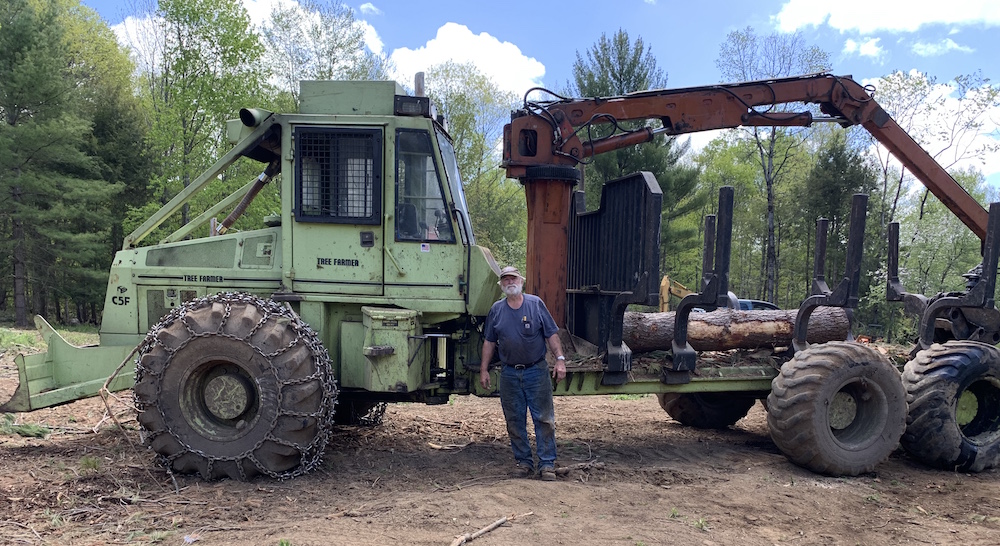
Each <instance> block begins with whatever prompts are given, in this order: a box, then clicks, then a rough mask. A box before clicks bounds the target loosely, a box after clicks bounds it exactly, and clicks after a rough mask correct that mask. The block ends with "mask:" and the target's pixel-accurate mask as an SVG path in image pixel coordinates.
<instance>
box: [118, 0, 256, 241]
mask: <svg viewBox="0 0 1000 546" xmlns="http://www.w3.org/2000/svg"><path fill="white" fill-rule="evenodd" d="M153 24H154V26H155V31H154V32H153V34H154V35H155V37H156V39H155V40H153V41H152V42H150V41H148V40H149V38H150V37H149V36H148V34H149V33H146V34H144V35H141V36H138V37H135V42H136V44H135V49H136V50H138V51H143V52H145V53H144V55H143V56H142V57H141V58H140V66H139V69H140V72H141V76H142V80H143V83H144V84H145V87H144V94H145V97H146V100H147V101H148V104H149V107H150V109H151V110H152V127H151V130H150V141H151V144H152V148H153V153H154V157H155V158H156V161H157V176H156V177H155V178H154V188H155V192H156V196H157V198H158V199H159V201H160V203H165V202H166V201H167V200H168V199H169V198H170V197H172V196H173V195H174V194H176V193H177V192H178V191H179V190H180V189H182V188H185V187H187V186H188V185H190V183H191V182H192V181H193V180H194V178H195V177H196V176H197V175H198V174H200V173H201V172H202V171H203V170H204V169H205V168H206V167H207V166H208V165H209V164H210V163H211V160H212V159H213V158H214V157H215V156H216V155H217V154H218V151H219V150H220V149H221V147H222V144H223V141H224V138H223V137H224V134H223V127H224V122H225V120H226V119H228V118H231V117H232V115H233V112H234V111H235V110H236V109H238V108H239V107H240V106H241V105H245V104H248V103H252V102H254V101H256V100H257V97H260V96H262V95H263V92H262V89H263V85H264V81H265V74H264V71H263V69H262V67H261V62H260V61H261V56H262V54H263V46H262V45H261V43H260V39H259V38H258V36H257V34H256V33H255V32H254V31H253V28H252V26H251V23H250V18H249V16H248V15H247V13H246V10H245V9H244V8H243V6H242V5H241V4H239V3H237V2H232V1H230V0H160V2H159V5H158V7H157V10H156V17H155V19H154V22H153ZM247 168H248V167H243V168H242V169H241V167H240V166H239V165H237V166H235V167H234V168H232V169H231V171H232V173H233V174H232V175H231V176H227V179H231V180H234V181H235V182H232V185H234V186H235V187H238V186H240V185H242V184H244V183H245V180H244V179H245V178H246V176H242V175H238V174H235V173H238V172H239V173H242V174H247V175H249V171H247ZM196 203H197V204H201V203H200V202H198V201H196ZM153 210H155V205H153V206H147V207H146V208H145V209H143V210H140V211H138V214H137V215H135V216H139V217H145V216H148V214H149V213H151V212H152V211H153ZM135 216H133V218H134V217H135ZM187 216H188V207H187V206H185V207H184V209H183V210H182V213H181V218H180V222H181V224H185V223H187ZM171 225H172V226H174V227H176V224H171Z"/></svg>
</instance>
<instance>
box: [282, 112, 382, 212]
mask: <svg viewBox="0 0 1000 546" xmlns="http://www.w3.org/2000/svg"><path fill="white" fill-rule="evenodd" d="M295 143H296V149H297V151H296V155H295V157H296V161H297V165H298V207H297V209H296V217H297V218H298V219H299V220H300V221H302V220H305V221H320V222H341V223H355V224H369V223H371V224H377V223H379V221H380V215H381V210H380V206H379V202H380V195H381V191H380V190H381V183H382V182H381V180H382V178H381V171H382V155H381V131H379V130H363V129H361V130H357V129H354V130H343V129H326V128H325V129H299V130H298V131H296V133H295Z"/></svg>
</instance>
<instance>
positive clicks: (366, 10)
mask: <svg viewBox="0 0 1000 546" xmlns="http://www.w3.org/2000/svg"><path fill="white" fill-rule="evenodd" d="M359 9H360V10H361V13H362V14H363V15H382V10H380V9H378V8H376V7H375V4H372V3H371V2H365V3H364V4H361V7H360V8H359Z"/></svg>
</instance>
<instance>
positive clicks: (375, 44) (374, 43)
mask: <svg viewBox="0 0 1000 546" xmlns="http://www.w3.org/2000/svg"><path fill="white" fill-rule="evenodd" d="M358 24H359V25H361V28H362V29H364V31H365V38H364V40H365V45H366V46H368V49H369V50H371V52H372V53H375V54H376V55H378V54H381V53H382V47H383V43H382V38H381V37H380V36H379V35H378V31H376V30H375V27H373V26H371V24H369V23H368V21H358Z"/></svg>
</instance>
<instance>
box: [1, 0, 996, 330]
mask: <svg viewBox="0 0 1000 546" xmlns="http://www.w3.org/2000/svg"><path fill="white" fill-rule="evenodd" d="M136 9H143V10H145V11H144V12H149V13H153V14H154V17H153V18H152V19H151V23H150V24H151V25H152V26H151V27H150V28H148V29H145V30H146V31H145V32H136V33H134V34H133V35H130V36H128V37H127V38H124V39H122V41H121V42H120V41H119V38H118V37H116V35H115V34H114V33H113V32H112V30H111V29H110V28H109V27H108V25H107V23H106V22H105V21H103V20H102V19H101V18H100V17H99V16H98V15H97V14H96V13H95V12H94V11H93V10H91V9H90V8H88V7H86V6H83V5H81V4H80V3H79V1H78V0H9V1H7V2H4V3H3V4H2V5H0V120H2V121H3V123H0V200H2V203H3V206H0V245H2V247H3V250H2V252H0V256H3V259H2V260H0V320H10V321H13V322H14V323H15V325H17V326H20V327H26V326H28V324H29V321H30V316H31V315H32V314H41V315H44V316H46V317H48V318H49V319H50V320H54V321H56V322H59V323H64V324H74V323H97V322H99V320H100V316H101V312H102V305H103V302H104V296H105V289H106V287H107V275H108V268H109V266H110V263H111V260H112V258H113V256H114V252H115V251H116V250H118V249H120V248H121V246H122V241H123V239H124V237H125V235H126V234H127V233H129V232H131V231H132V230H133V229H134V228H135V227H137V226H138V225H139V224H140V223H142V221H143V220H145V218H147V217H148V216H149V215H150V214H151V213H153V212H154V211H155V210H157V209H158V208H159V207H160V206H162V205H163V204H164V203H166V202H167V201H168V200H169V199H170V198H171V197H172V196H173V195H175V194H176V193H177V192H178V191H180V190H181V189H183V188H184V187H186V186H187V185H188V184H190V183H191V182H192V181H193V180H194V179H196V178H197V177H198V175H199V174H200V173H201V172H202V171H203V170H205V169H206V168H207V167H208V166H209V165H211V164H212V163H213V162H214V161H215V159H216V158H217V157H218V156H219V155H221V154H222V153H224V152H225V151H226V149H227V147H228V143H227V142H226V139H225V132H224V125H225V120H227V119H231V118H233V117H235V115H236V111H237V110H238V109H239V108H240V107H243V106H255V107H261V108H265V109H268V110H272V111H282V112H287V111H294V110H295V108H296V103H297V90H298V81H300V80H305V79H350V80H363V79H389V75H390V74H391V73H392V70H391V69H392V66H391V62H390V61H389V59H388V58H387V57H385V56H384V55H378V54H373V53H372V52H371V51H370V50H369V49H367V48H366V47H365V42H364V30H363V28H362V26H361V25H359V24H358V21H357V20H356V19H355V17H354V15H353V12H352V11H351V10H350V9H348V8H347V7H345V6H343V5H342V4H339V3H337V2H335V1H331V0H310V1H306V2H301V3H300V4H298V5H287V6H285V7H282V8H278V9H275V10H274V11H273V12H272V13H271V15H270V18H269V19H268V20H267V21H266V22H265V23H264V24H263V25H259V26H255V25H253V24H252V23H251V21H250V18H249V17H248V15H247V13H246V11H245V9H244V8H243V5H242V4H241V3H240V2H239V1H236V0H160V1H159V2H156V3H149V4H148V5H145V6H137V7H136ZM122 42H125V43H122ZM565 61H566V63H567V65H571V66H572V72H571V73H572V80H571V81H569V82H567V84H566V85H565V88H562V89H555V90H553V91H555V92H556V93H558V94H560V95H563V96H609V95H619V94H624V93H628V92H632V91H637V90H644V89H651V88H660V87H666V86H667V77H666V72H665V71H664V68H663V67H662V66H661V64H660V62H659V61H658V59H657V58H655V56H654V55H653V54H652V52H651V48H650V47H649V43H648V42H647V41H645V40H644V38H643V37H641V36H637V35H630V34H629V32H628V29H619V30H618V31H617V32H614V33H611V34H605V35H602V37H601V38H600V39H599V40H598V41H597V42H595V43H593V44H590V45H589V46H586V47H583V48H581V49H578V50H577V51H576V55H575V57H574V58H567V59H566V60H565ZM715 65H716V68H717V70H718V79H719V81H749V80H757V79H769V78H777V77H784V76H791V75H798V74H807V73H814V72H821V71H827V70H830V69H831V68H832V67H831V63H830V54H829V53H828V52H825V51H823V50H822V49H820V48H819V47H817V46H815V45H812V44H809V43H807V42H806V40H805V39H804V38H803V37H802V36H801V35H800V34H797V33H771V34H758V33H757V31H756V30H755V29H753V28H750V27H748V28H745V29H741V30H737V31H733V32H730V33H729V34H728V36H727V37H726V39H725V40H724V41H723V42H722V43H721V44H719V48H718V55H717V58H716V62H715ZM426 82H427V92H428V94H429V95H430V96H431V98H432V99H433V100H434V101H435V103H436V104H437V106H438V111H439V112H440V113H443V114H444V116H445V118H446V119H447V120H448V128H449V132H450V134H451V136H452V137H453V138H454V141H455V147H456V151H457V153H458V159H459V170H460V172H461V175H462V178H463V183H464V187H465V191H466V196H467V200H468V202H469V206H470V209H471V213H472V221H473V226H474V230H475V235H476V238H477V242H478V243H479V244H482V245H484V246H487V247H489V248H490V249H491V250H492V252H493V253H494V255H495V256H496V257H497V260H498V261H499V262H502V263H505V264H506V263H511V264H518V265H522V266H523V264H524V254H525V225H526V218H525V216H526V211H525V202H524V192H523V189H522V188H521V186H520V185H519V184H518V183H517V181H514V180H509V179H506V178H505V175H504V172H503V171H502V170H501V169H500V168H499V163H500V158H499V148H498V143H499V140H500V138H501V135H502V128H503V124H504V123H505V122H506V121H508V120H509V116H510V111H511V110H512V109H515V108H517V107H518V106H519V105H520V104H521V103H522V101H523V100H524V97H518V96H514V95H512V94H511V93H509V92H506V91H504V90H502V88H501V87H500V86H498V85H497V84H496V83H495V82H494V81H492V80H491V79H490V78H489V77H488V76H486V75H485V74H483V73H482V72H480V71H479V70H477V69H476V67H475V66H474V65H472V64H465V63H456V62H446V63H443V64H438V65H435V66H432V67H431V68H430V69H428V70H427V73H426ZM400 83H401V84H402V85H404V87H409V85H408V84H409V82H400ZM947 83H948V84H949V85H948V86H947V89H948V92H947V93H942V92H941V89H942V87H943V86H941V85H938V82H937V80H936V78H934V77H932V76H929V75H927V74H925V73H921V72H917V71H910V72H890V73H887V74H885V75H884V76H883V77H881V78H879V80H878V81H876V82H875V83H874V87H875V88H876V89H877V93H878V95H877V99H878V101H879V103H880V104H881V105H882V106H883V107H884V108H885V109H886V110H887V111H888V112H889V113H890V114H891V115H892V116H893V117H894V118H895V119H896V121H897V122H898V123H899V124H900V125H901V126H902V127H903V128H904V129H905V130H907V131H908V132H909V133H910V135H911V136H913V137H914V138H915V139H916V140H917V141H918V142H921V143H928V142H935V144H936V146H935V149H936V150H937V151H936V152H935V158H936V159H937V160H938V162H939V163H941V164H942V166H944V167H945V168H946V169H948V170H949V172H951V173H952V175H953V176H954V177H955V178H956V180H958V181H959V183H960V184H962V185H963V187H965V188H966V190H967V191H969V192H970V193H971V194H972V195H973V196H974V197H975V198H976V199H977V200H978V201H979V202H981V203H987V202H990V201H995V200H997V199H998V196H997V191H996V188H992V187H989V186H988V185H987V184H986V182H985V178H984V177H983V175H982V173H981V172H980V171H978V170H977V169H976V168H974V167H968V166H967V165H970V164H975V161H972V162H970V160H976V159H980V160H982V159H984V158H986V157H988V156H989V155H991V154H995V153H997V152H998V151H1000V150H998V147H1000V144H996V142H998V140H997V139H993V140H987V141H985V144H983V142H984V141H983V140H981V139H977V138H976V137H977V136H979V134H980V133H981V132H983V131H984V128H985V127H988V126H989V125H988V123H989V122H991V120H989V119H988V116H989V112H990V111H991V109H995V108H996V107H997V106H998V105H1000V86H998V85H997V84H994V83H992V82H991V81H990V80H989V78H988V77H985V76H984V75H983V74H982V73H972V74H958V75H954V77H953V78H952V79H951V80H949V81H948V82H947ZM992 122H993V123H995V120H992ZM942 143H943V145H942ZM958 165H965V167H962V168H958V167H957V166H958ZM261 168H262V167H261V166H260V165H256V164H253V162H252V161H250V160H241V161H240V162H238V163H237V164H235V165H234V166H233V167H231V168H230V169H228V170H227V171H226V173H225V175H224V176H223V177H222V179H221V180H219V181H218V182H217V183H214V184H212V185H211V186H210V187H209V189H208V190H207V191H205V192H203V193H202V194H200V195H199V197H198V199H197V200H196V201H195V202H194V203H193V204H192V205H191V209H190V210H187V209H185V210H184V211H183V214H181V215H179V216H178V217H177V218H175V219H174V220H173V223H168V224H166V225H164V226H163V227H162V229H163V230H164V232H170V231H173V230H174V229H176V228H177V227H179V225H180V224H181V223H183V222H185V221H186V219H187V218H188V217H189V215H191V214H193V215H197V214H198V213H200V212H201V210H203V209H205V208H208V206H210V205H212V204H214V203H215V202H216V201H218V200H219V199H220V198H221V197H223V196H225V195H228V194H229V193H230V192H232V191H233V190H235V189H236V188H238V187H240V186H243V185H244V184H246V183H247V182H248V181H249V180H251V179H252V178H253V177H255V176H256V175H257V174H258V173H259V171H260V170H261ZM638 170H646V171H650V172H652V173H653V174H654V175H655V176H656V179H657V181H658V182H659V184H660V186H661V189H662V190H663V195H664V199H663V203H664V206H663V213H662V233H661V245H662V248H661V264H660V267H661V273H662V274H666V275H669V276H670V277H671V278H672V279H674V280H675V281H678V282H681V283H683V284H685V285H686V286H688V287H691V288H693V289H697V287H698V285H699V283H700V278H701V274H702V272H701V271H700V268H701V263H702V261H701V246H702V243H701V241H702V238H703V235H704V234H703V233H702V229H703V228H702V226H703V223H702V218H703V217H704V215H706V214H711V213H713V212H714V208H715V206H716V204H717V203H716V199H717V195H718V189H719V187H721V186H723V185H729V186H733V187H734V188H735V189H736V203H737V206H736V212H735V217H734V232H733V249H732V258H733V259H732V263H731V279H730V289H731V290H732V291H734V292H735V293H736V294H737V295H739V296H740V297H743V298H752V299H763V300H768V301H772V302H774V303H776V304H778V305H780V306H781V307H783V308H785V307H795V306H797V305H798V304H799V302H801V301H802V300H803V299H804V298H805V297H806V296H807V295H808V294H809V290H810V286H811V283H812V273H813V271H812V269H813V252H814V250H815V248H814V247H815V240H814V238H815V233H814V229H815V223H816V219H817V218H819V217H824V218H827V219H829V220H830V236H829V241H830V244H829V249H828V255H827V260H826V267H827V271H826V279H827V280H828V281H829V282H830V283H831V284H835V283H836V281H837V280H838V279H839V278H840V277H841V276H842V275H843V273H842V272H843V268H844V260H845V245H846V240H847V230H848V225H847V219H848V217H849V213H850V203H851V195H852V194H854V193H866V194H868V195H869V196H870V197H869V201H868V219H867V229H866V232H865V245H864V246H865V252H864V260H863V265H862V275H861V279H862V281H861V290H860V293H861V296H862V300H861V304H860V307H859V309H858V311H857V312H856V313H855V316H854V319H855V322H856V324H855V331H856V332H858V333H865V334H868V335H871V336H873V337H883V338H886V339H888V340H890V341H893V340H901V339H906V338H910V337H912V335H913V324H912V320H910V319H907V318H906V317H905V316H904V315H903V310H902V308H901V306H900V305H899V304H890V303H887V302H886V301H885V284H886V266H885V263H886V252H887V251H886V247H887V244H886V240H887V230H888V225H889V223H890V222H899V223H900V224H901V237H900V239H901V255H900V267H901V277H902V281H903V285H904V286H905V287H906V288H907V289H908V290H909V291H911V292H918V293H923V294H928V295H932V294H935V293H937V292H942V291H954V290H961V289H962V288H963V286H964V284H963V283H964V282H965V279H964V278H963V276H962V275H963V274H964V273H966V272H967V271H968V270H970V269H971V268H973V267H974V266H976V265H977V264H978V263H979V262H980V260H981V257H980V254H979V253H980V245H979V240H978V239H977V238H976V237H975V235H973V234H972V233H971V232H969V230H968V229H967V228H966V227H965V226H964V225H963V224H961V222H959V221H958V220H957V219H956V218H955V217H954V216H953V215H952V214H951V213H950V212H949V211H948V210H947V209H945V208H944V207H943V206H942V205H941V204H940V203H939V202H938V201H937V199H936V198H934V197H933V196H930V195H928V193H927V192H926V191H925V190H924V189H923V187H922V186H921V185H920V184H919V183H918V182H916V181H915V179H914V178H913V177H912V175H911V174H910V173H908V172H907V171H906V170H905V169H903V168H902V167H901V166H900V165H899V163H898V162H896V161H895V160H894V159H892V158H891V157H890V156H889V155H888V153H887V151H886V150H885V149H884V148H882V147H880V146H879V145H877V143H876V142H874V140H873V139H872V138H871V137H870V135H868V134H867V133H866V132H865V131H864V130H863V129H860V128H848V129H843V128H841V127H839V126H837V125H834V124H818V125H817V126H814V127H810V128H787V127H777V128H769V127H757V128H747V129H734V130H731V131H726V132H723V133H722V134H721V135H720V136H718V137H717V138H715V139H714V140H712V141H711V142H710V143H709V144H708V145H707V146H705V147H704V148H702V149H700V150H692V149H690V144H689V141H688V140H686V139H673V138H660V139H659V140H657V141H656V142H654V143H652V144H646V145H640V146H636V147H632V148H626V149H622V150H618V151H616V152H612V153H607V154H604V155H602V156H600V157H598V158H596V159H595V160H594V161H593V163H591V164H590V165H588V166H587V167H586V168H585V180H584V184H583V189H585V191H586V193H587V202H588V207H589V208H593V207H596V206H597V204H598V200H599V195H600V185H601V184H602V183H603V182H604V181H607V180H612V179H615V178H618V177H620V176H624V175H626V174H629V173H631V172H635V171H638ZM277 186H278V185H277V184H271V185H269V186H268V187H267V188H266V189H265V191H264V192H263V193H262V194H261V195H260V196H259V197H258V198H257V199H256V200H255V202H254V204H253V205H252V207H251V209H250V210H249V211H248V213H247V214H246V215H245V216H244V217H243V218H242V219H241V220H240V222H239V223H238V224H237V225H236V226H235V227H236V228H237V229H253V228H254V227H256V226H259V225H261V222H262V219H263V217H264V216H266V215H268V214H272V213H274V212H276V211H278V210H280V209H279V205H278V193H277ZM191 217H193V216H191ZM147 240H151V241H155V240H158V238H157V237H156V234H154V235H153V236H152V237H149V238H148V239H147Z"/></svg>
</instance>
